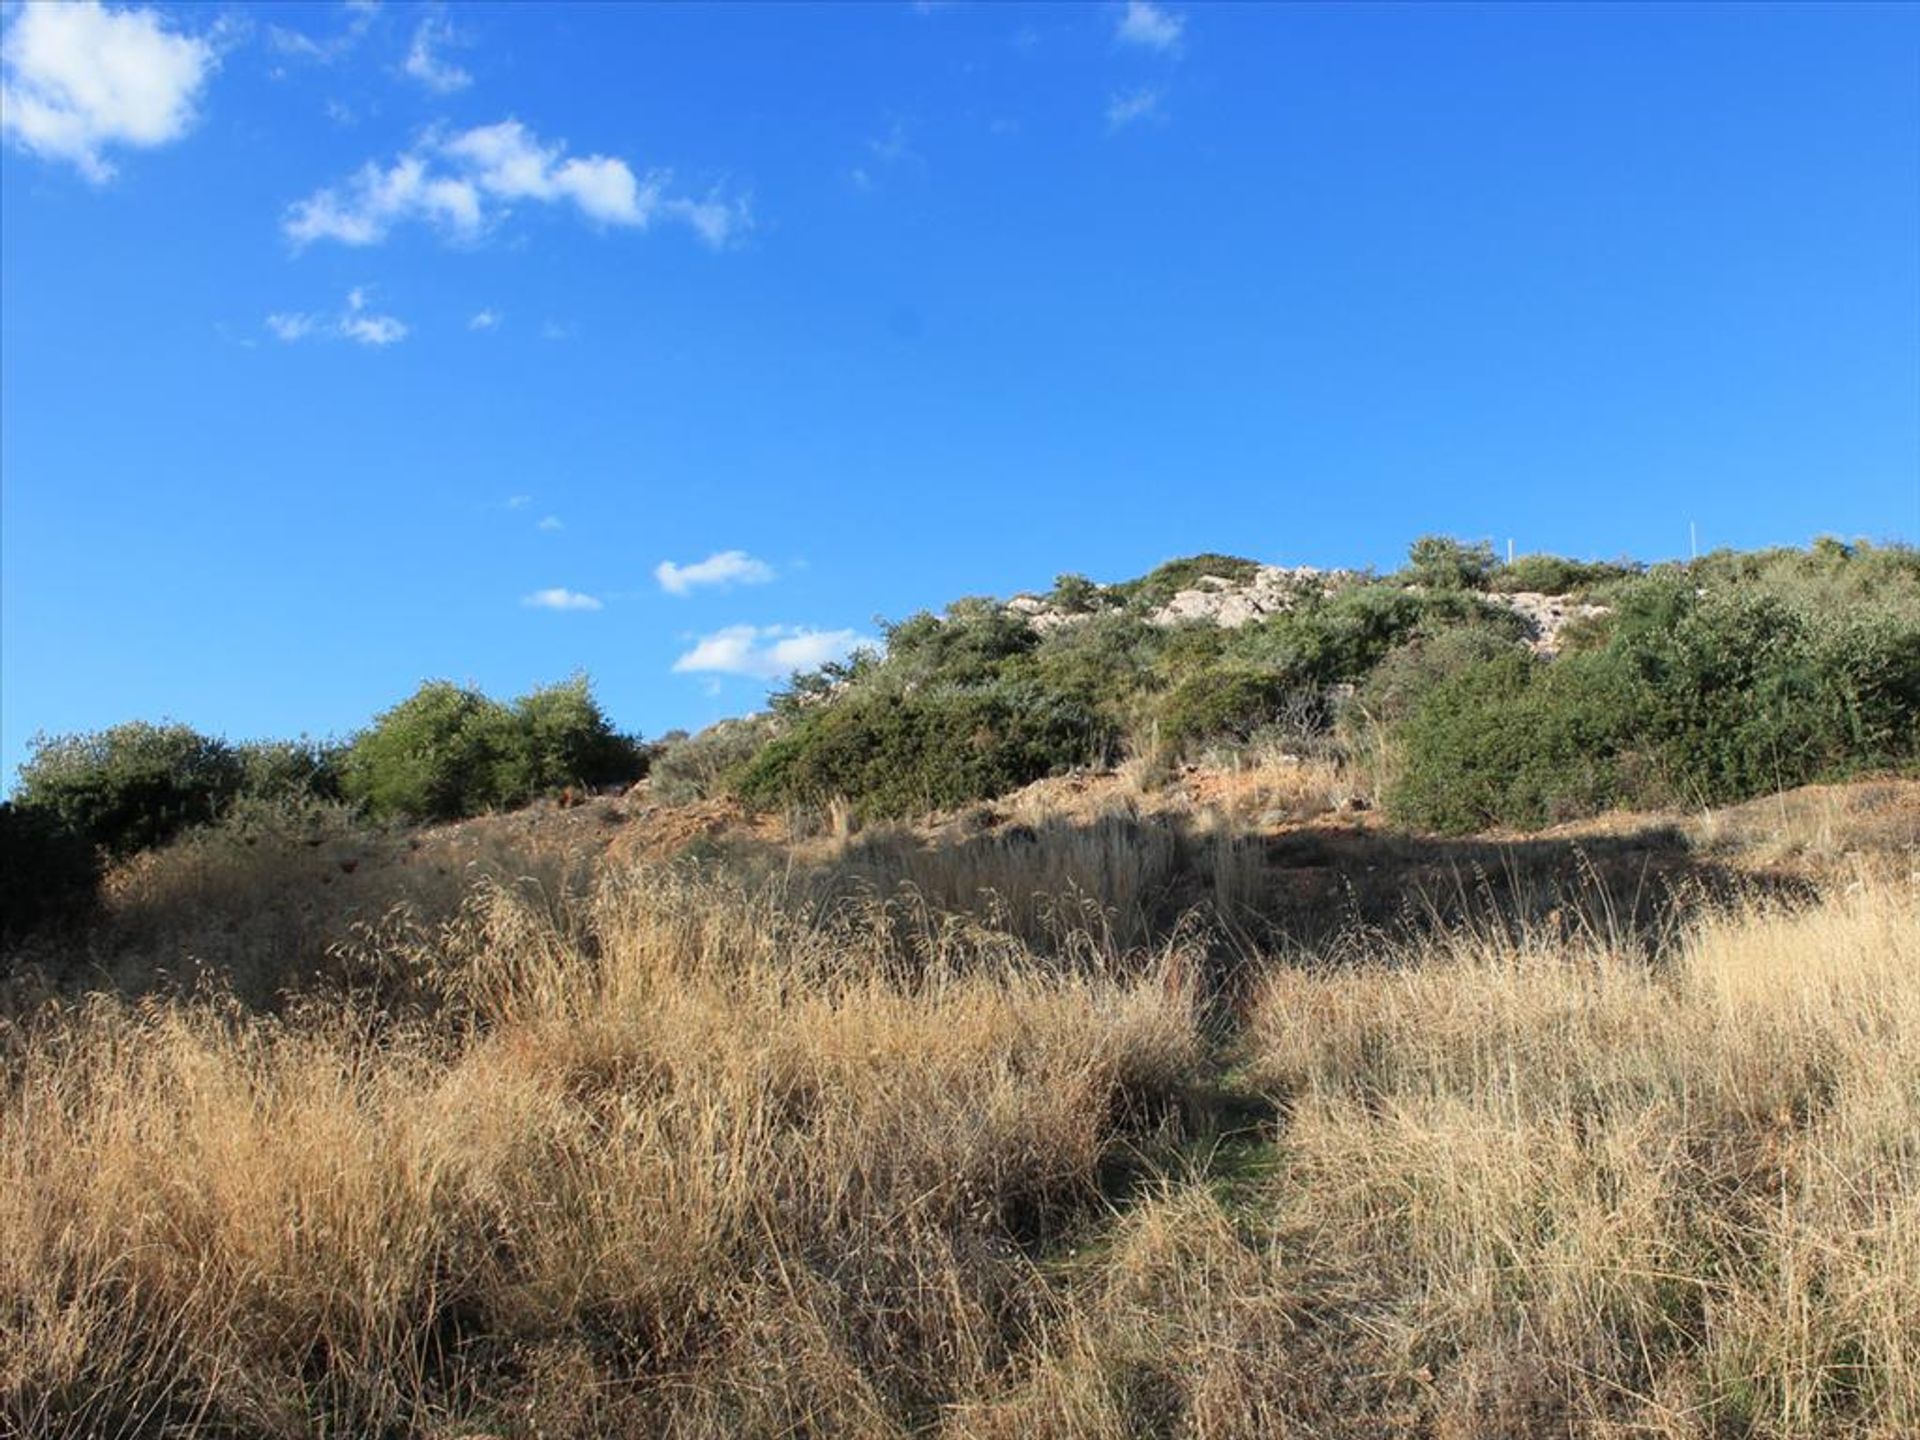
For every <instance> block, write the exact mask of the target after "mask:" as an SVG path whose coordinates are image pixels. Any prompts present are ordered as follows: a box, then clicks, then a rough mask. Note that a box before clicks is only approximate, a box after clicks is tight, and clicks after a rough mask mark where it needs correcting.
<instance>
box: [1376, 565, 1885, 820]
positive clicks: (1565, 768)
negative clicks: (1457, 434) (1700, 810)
mask: <svg viewBox="0 0 1920 1440" xmlns="http://www.w3.org/2000/svg"><path fill="white" fill-rule="evenodd" d="M1458 658H1459V660H1460V663H1458V664H1453V665H1434V666H1432V668H1431V669H1429V670H1428V671H1427V672H1426V673H1424V674H1423V673H1421V671H1420V666H1421V665H1422V664H1423V663H1428V662H1425V661H1423V660H1421V659H1416V658H1414V657H1408V658H1407V659H1404V660H1400V661H1397V662H1396V663H1395V666H1394V669H1393V670H1392V671H1389V672H1388V673H1386V674H1383V675H1381V676H1379V677H1377V678H1376V679H1375V680H1374V681H1373V682H1371V683H1370V685H1369V687H1368V693H1369V694H1371V693H1373V692H1375V691H1378V692H1380V693H1381V695H1382V696H1383V697H1384V696H1388V695H1390V696H1392V697H1393V698H1392V700H1391V703H1390V704H1388V705H1386V706H1385V707H1384V708H1386V709H1387V710H1388V712H1389V714H1390V715H1391V716H1392V718H1393V720H1394V722H1395V728H1394V730H1393V737H1394V741H1395V748H1396V750H1397V752H1398V755H1399V766H1400V768H1399V773H1398V775H1397V777H1396V778H1395V779H1394V780H1393V782H1392V783H1391V784H1390V786H1389V789H1388V796H1387V800H1388V805H1389V808H1390V809H1391V810H1392V812H1393V813H1394V814H1395V815H1396V816H1397V817H1398V818H1400V819H1402V820H1405V821H1407V822H1409V823H1411V824H1416V825H1423V826H1427V827H1431V828H1434V829H1440V830H1469V829H1474V828H1477V827H1480V826H1483V825H1488V824H1505V825H1519V826H1533V825H1541V824H1546V823H1550V822H1552V821H1555V820H1559V819H1565V818H1569V817H1571V816H1574V815H1581V814H1589V813H1592V812H1593V811H1595V810H1599V809H1603V808H1605V807H1607V806H1609V805H1614V804H1628V803H1631V804H1675V803H1685V804H1722V803H1729V802H1733V801H1738V800H1744V799H1747V798H1750V797H1752V796H1755V795H1760V794H1764V793H1766V792H1769V791H1772V790H1777V789H1783V788H1787V787H1790V786H1794V785H1802V784H1806V783H1808V782H1811V781H1816V780H1833V779H1840V778H1844V777H1845V776H1847V775H1850V774H1855V773H1859V772H1862V771H1866V770H1874V769H1885V768H1894V769H1906V768H1911V767H1913V766H1915V765H1916V764H1920V625H1916V624H1914V623H1911V622H1910V621H1908V620H1907V619H1905V618H1904V614H1903V612H1901V611H1900V610H1899V609H1898V608H1897V607H1896V608H1894V609H1879V610H1875V609H1871V608H1868V609H1855V610H1853V611H1850V612H1849V611H1835V610H1830V609H1816V608H1812V607H1809V606H1807V605H1804V604H1796V603H1794V602H1793V601H1791V600H1789V599H1786V598H1783V597H1782V596H1781V595H1780V594H1778V593H1771V592H1769V591H1768V590H1766V589H1764V588H1758V587H1753V588H1747V589H1741V588H1737V587H1731V586H1723V587H1722V588H1719V589H1707V590H1703V589H1701V588H1699V587H1696V586H1694V585H1691V584H1689V583H1687V582H1686V581H1685V580H1684V579H1682V578H1677V577H1674V576H1670V575H1667V576H1656V577H1653V578H1651V579H1649V580H1648V581H1645V582H1643V583H1641V584H1639V585H1637V586H1636V587H1634V588H1633V589H1631V590H1630V591H1627V592H1624V593H1623V594H1622V596H1621V598H1620V604H1619V608H1618V610H1617V611H1616V613H1615V614H1614V615H1613V616H1612V617H1611V619H1610V620H1609V622H1608V623H1607V625H1606V627H1605V638H1604V643H1602V644H1600V645H1598V646H1597V647H1595V648H1591V649H1587V650H1583V651H1581V652H1579V653H1575V654H1569V655H1566V656H1564V657H1563V658H1562V659H1560V660H1558V661H1555V662H1551V663H1548V662H1543V661H1536V660H1529V659H1527V658H1526V657H1524V656H1521V655H1519V654H1517V653H1513V654H1506V655H1494V656H1484V655H1479V654H1475V655H1471V656H1461V657H1458Z"/></svg>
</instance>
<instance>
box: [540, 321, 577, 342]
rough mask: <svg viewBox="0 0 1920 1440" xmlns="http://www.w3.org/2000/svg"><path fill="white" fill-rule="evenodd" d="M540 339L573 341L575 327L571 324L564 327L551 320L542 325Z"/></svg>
mask: <svg viewBox="0 0 1920 1440" xmlns="http://www.w3.org/2000/svg"><path fill="white" fill-rule="evenodd" d="M540 338H541V339H542V340H571V339H572V338H573V326H572V325H570V324H569V325H562V324H561V323H560V322H559V321H558V320H549V321H547V322H546V323H545V324H543V325H541V327H540Z"/></svg>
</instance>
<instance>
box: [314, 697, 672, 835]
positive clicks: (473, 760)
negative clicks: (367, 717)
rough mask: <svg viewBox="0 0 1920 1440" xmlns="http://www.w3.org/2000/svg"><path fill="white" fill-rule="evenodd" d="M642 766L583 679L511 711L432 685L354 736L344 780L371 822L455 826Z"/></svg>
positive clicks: (620, 777) (633, 745) (641, 755)
mask: <svg viewBox="0 0 1920 1440" xmlns="http://www.w3.org/2000/svg"><path fill="white" fill-rule="evenodd" d="M645 766H646V759H645V751H644V750H643V748H642V747H641V746H640V744H639V742H638V741H637V740H634V739H632V738H631V737H628V736H624V735H620V734H618V733H617V732H615V731H614V729H613V727H612V726H611V725H610V724H609V723H608V722H607V719H606V716H605V715H604V714H602V712H601V710H600V707H599V705H598V704H597V703H596V702H595V701H594V699H593V695H592V692H591V690H590V688H589V687H588V684H587V682H586V681H585V680H584V679H578V678H577V679H574V680H569V681H566V682H564V683H562V684H559V685H553V686H549V687H547V688H545V689H541V690H535V691H533V692H532V693H530V694H528V695H525V696H522V697H521V698H520V699H519V700H517V701H515V702H514V703H513V704H512V705H503V704H501V703H500V702H499V701H497V700H490V699H488V698H487V697H486V696H485V695H482V694H480V693H479V692H478V691H476V690H468V689H463V688H462V687H460V686H458V685H453V684H450V683H448V682H447V681H443V680H436V681H429V682H428V683H426V684H424V685H422V686H421V687H420V689H419V690H417V691H416V692H414V694H413V695H412V696H410V697H409V698H408V699H406V700H403V701H401V703H400V704H398V705H396V706H394V707H393V708H392V709H391V710H388V711H386V712H384V713H383V714H381V715H379V716H377V717H376V718H375V720H374V722H373V724H372V725H370V726H369V727H368V728H367V729H366V730H364V731H362V732H361V733H360V734H359V735H358V736H356V737H355V738H354V740H353V743H352V744H351V745H350V746H349V747H348V749H347V752H346V755H345V757H344V760H343V762H342V767H341V779H342V785H343V788H344V789H345V791H346V794H347V796H348V798H349V799H352V800H354V801H357V802H358V803H360V804H361V805H364V806H365V807H366V808H367V810H368V811H369V812H370V813H371V814H373V815H374V816H376V817H379V818H386V817H389V816H400V817H404V818H406V819H410V820H454V819H459V818H461V817H463V816H467V815H478V814H480V813H481V812H483V811H486V810H492V809H497V808H500V807H503V806H512V805H522V804H525V803H526V802H527V801H529V800H531V799H533V798H534V797H536V796H538V795H540V794H543V793H547V792H551V791H555V790H559V789H562V788H564V787H568V786H577V787H581V788H591V787H594V786H598V785H603V784H608V783H613V782H618V781H628V780H633V779H638V778H639V776H640V775H641V774H643V773H644V772H645Z"/></svg>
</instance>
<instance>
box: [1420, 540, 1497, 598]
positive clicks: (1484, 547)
mask: <svg viewBox="0 0 1920 1440" xmlns="http://www.w3.org/2000/svg"><path fill="white" fill-rule="evenodd" d="M1492 574H1493V543H1492V542H1491V541H1488V540H1478V541H1475V542H1474V543H1473V544H1471V545H1469V544H1467V543H1466V542H1465V541H1461V540H1455V539H1452V538H1451V537H1449V536H1446V535H1422V536H1421V537H1420V538H1419V539H1418V540H1416V541H1414V542H1413V544H1412V545H1410V546H1408V547H1407V565H1406V568H1405V569H1404V570H1402V571H1401V572H1400V578H1401V579H1403V580H1405V581H1407V582H1408V583H1409V584H1413V585H1424V586H1426V587H1427V588H1428V589H1431V590H1484V589H1486V588H1487V582H1488V580H1489V579H1490V578H1491V576H1492Z"/></svg>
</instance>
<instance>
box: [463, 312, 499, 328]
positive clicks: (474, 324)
mask: <svg viewBox="0 0 1920 1440" xmlns="http://www.w3.org/2000/svg"><path fill="white" fill-rule="evenodd" d="M505 318H506V317H505V316H504V315H502V314H501V313H500V312H499V311H498V310H480V311H476V312H475V314H474V317H473V318H472V319H471V320H469V321H467V328H468V329H469V330H497V329H499V328H500V322H501V321H502V320H504V319H505Z"/></svg>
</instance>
